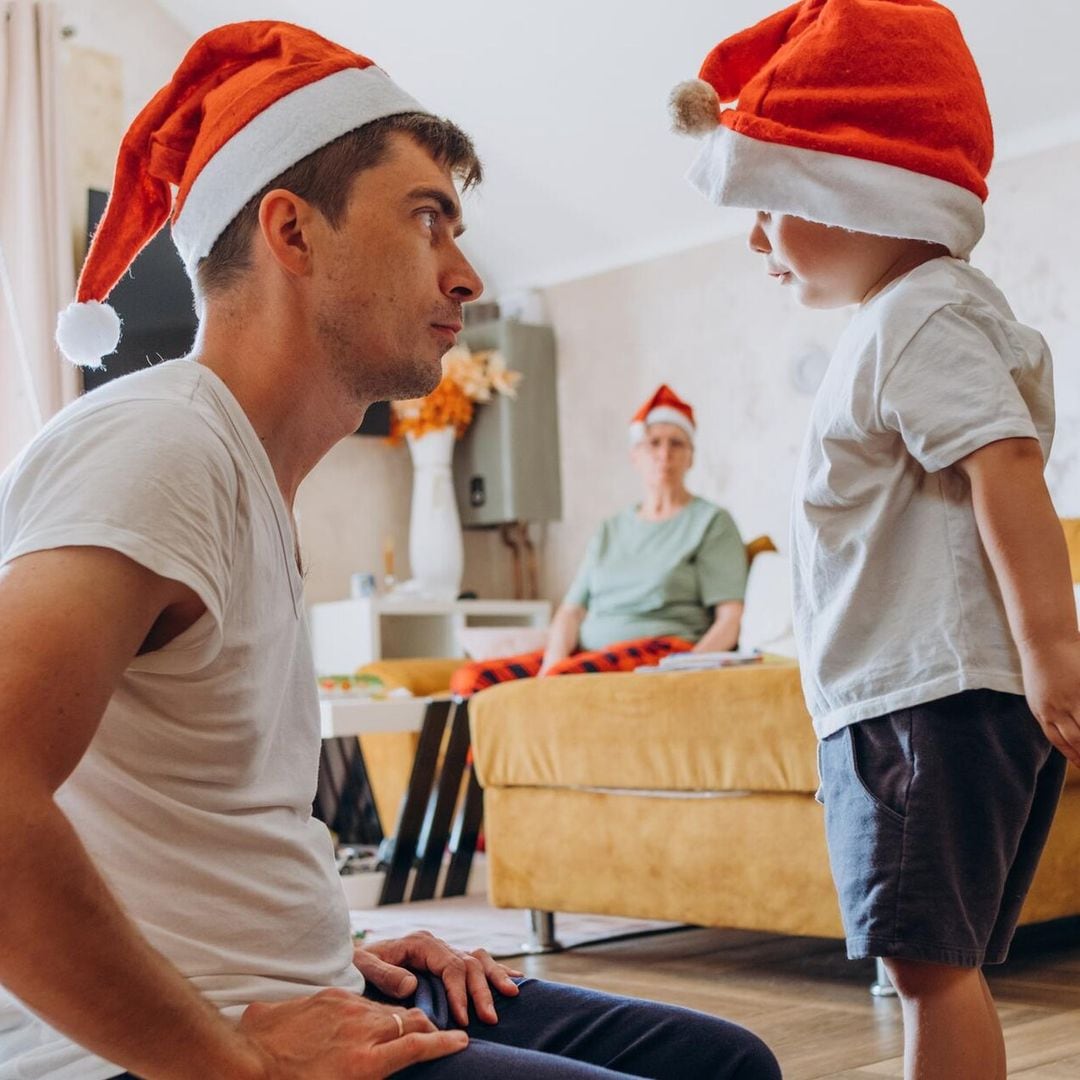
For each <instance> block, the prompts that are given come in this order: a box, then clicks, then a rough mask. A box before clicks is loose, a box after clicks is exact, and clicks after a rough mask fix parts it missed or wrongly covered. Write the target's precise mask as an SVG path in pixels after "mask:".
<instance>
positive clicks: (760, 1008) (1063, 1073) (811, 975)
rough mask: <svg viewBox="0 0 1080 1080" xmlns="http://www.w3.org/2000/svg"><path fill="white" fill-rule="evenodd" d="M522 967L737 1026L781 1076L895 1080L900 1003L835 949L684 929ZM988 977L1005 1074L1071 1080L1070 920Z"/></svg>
mask: <svg viewBox="0 0 1080 1080" xmlns="http://www.w3.org/2000/svg"><path fill="white" fill-rule="evenodd" d="M515 962H516V961H515ZM522 964H523V966H524V969H525V970H526V971H527V972H528V973H529V974H530V975H535V976H537V977H540V978H547V979H556V980H561V981H563V982H570V983H575V984H578V985H581V986H591V987H595V988H596V989H599V990H608V991H610V992H612V993H618V994H632V995H636V996H640V997H647V998H652V999H654V1000H658V1001H668V1002H672V1003H674V1004H678V1005H686V1006H689V1007H690V1008H695V1009H701V1010H703V1011H704V1012H708V1013H713V1014H714V1015H717V1016H726V1017H728V1018H729V1019H732V1020H736V1021H738V1022H739V1023H742V1024H745V1025H746V1026H747V1027H749V1028H751V1029H752V1030H754V1031H756V1032H757V1033H758V1034H759V1035H760V1036H761V1037H762V1038H763V1039H764V1040H765V1041H766V1042H767V1043H768V1044H769V1045H770V1046H771V1047H772V1049H773V1051H774V1053H775V1054H776V1056H777V1057H778V1058H779V1060H780V1064H781V1066H782V1067H783V1070H784V1077H785V1080H816V1078H818V1077H833V1078H836V1080H881V1078H882V1077H902V1076H903V1068H902V1062H901V1053H902V1035H901V1024H900V1006H899V1004H898V1003H897V1001H896V999H895V998H874V997H871V995H870V993H869V991H868V987H869V985H870V983H871V981H872V979H873V963H872V962H870V961H865V962H851V961H849V960H847V959H846V958H845V956H844V953H843V947H842V945H841V944H840V943H839V942H835V941H826V940H823V939H820V938H792V937H779V936H775V935H768V934H752V933H745V932H741V931H729V930H704V929H690V930H679V931H674V932H669V933H664V934H657V935H653V936H648V937H641V938H635V939H629V940H623V941H616V942H610V943H606V944H599V945H591V946H587V947H581V948H578V949H574V950H571V951H568V952H564V953H557V954H552V955H549V956H539V957H527V958H524V959H523V961H522ZM519 966H522V965H519ZM987 978H988V980H989V982H990V985H991V989H992V990H993V993H994V998H995V1000H996V1001H997V1004H998V1010H999V1012H1000V1014H1001V1018H1002V1026H1003V1027H1004V1029H1005V1040H1006V1045H1007V1049H1008V1055H1009V1076H1010V1077H1014V1076H1015V1077H1018V1078H1022V1080H1080V919H1071V920H1065V921H1062V922H1060V923H1055V924H1049V925H1047V926H1045V927H1038V928H1030V929H1024V930H1021V931H1020V933H1019V935H1018V937H1017V941H1016V943H1015V944H1014V946H1013V951H1012V956H1011V957H1010V959H1009V962H1008V963H1007V964H1004V965H1002V966H1001V967H997V968H988V969H987Z"/></svg>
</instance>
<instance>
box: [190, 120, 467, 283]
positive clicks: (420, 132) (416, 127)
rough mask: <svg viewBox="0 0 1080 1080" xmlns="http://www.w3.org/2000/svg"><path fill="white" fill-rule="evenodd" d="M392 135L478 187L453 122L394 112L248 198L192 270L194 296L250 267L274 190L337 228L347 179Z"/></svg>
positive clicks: (376, 158) (378, 156)
mask: <svg viewBox="0 0 1080 1080" xmlns="http://www.w3.org/2000/svg"><path fill="white" fill-rule="evenodd" d="M393 132H401V133H403V134H405V135H408V136H409V137H410V138H412V139H414V140H415V141H416V142H418V143H419V144H420V145H421V146H422V147H423V148H424V149H425V150H427V151H428V153H430V154H431V156H432V158H434V159H435V161H437V162H438V163H439V164H440V165H444V166H446V167H447V168H449V169H450V171H451V172H452V173H453V174H454V175H455V177H456V178H457V179H458V181H459V183H460V184H461V186H462V188H464V189H466V190H467V189H469V188H471V187H473V186H474V185H475V184H478V183H480V180H481V178H482V167H481V165H480V159H479V158H478V157H477V155H476V150H475V148H474V147H473V144H472V140H471V139H470V138H469V136H468V135H466V134H465V132H463V131H462V130H461V128H459V127H458V126H457V125H456V124H452V123H451V122H450V121H449V120H443V119H441V118H440V117H438V116H431V115H429V114H427V113H399V114H397V115H396V116H386V117H383V119H381V120H373V121H372V122H371V123H370V124H364V126H363V127H358V128H355V129H354V130H353V131H349V132H346V134H344V135H342V136H340V137H339V138H337V139H335V140H334V141H333V142H330V143H327V144H326V146H323V147H320V148H319V149H318V150H316V151H315V152H314V153H312V154H308V156H307V157H306V158H302V159H301V160H300V161H298V162H297V163H296V164H295V165H290V166H289V168H287V169H286V170H285V171H284V172H283V173H281V175H280V176H276V177H275V178H274V179H273V180H271V181H270V183H269V184H267V185H266V186H265V187H264V188H263V189H262V190H261V191H260V192H259V193H258V194H257V195H255V196H253V197H252V198H251V199H250V200H249V201H248V203H247V205H246V206H245V207H244V209H243V210H241V211H240V213H239V214H237V215H236V217H234V218H233V219H232V221H231V222H229V224H228V226H227V227H226V229H225V231H224V232H223V233H222V234H221V235H220V236H219V237H218V238H217V240H215V241H214V246H213V247H212V248H211V249H210V254H209V255H207V256H206V257H205V258H204V259H201V260H200V261H199V265H198V267H197V268H196V271H195V285H196V290H197V292H198V293H199V294H200V295H202V296H214V295H215V294H220V293H222V292H224V291H225V290H226V289H228V288H229V287H230V286H232V285H233V284H235V283H236V281H237V280H238V279H239V278H240V277H241V276H242V275H243V274H244V272H245V271H246V270H248V269H249V268H250V266H251V237H252V234H253V232H254V231H255V228H256V226H257V225H258V221H259V204H260V203H261V202H262V200H263V196H265V195H266V193H267V192H269V191H273V190H274V189H275V188H284V189H285V190H286V191H291V192H292V193H293V194H294V195H299V196H300V198H302V199H304V200H305V201H306V202H308V203H310V204H311V205H312V206H314V207H315V208H316V209H317V210H318V211H319V212H320V213H321V214H322V215H323V216H324V217H325V218H326V220H327V221H329V222H330V225H331V226H332V227H334V228H337V227H338V226H339V225H340V224H341V222H342V219H343V218H344V216H345V207H346V205H347V204H348V201H349V193H350V191H351V190H352V185H353V181H354V180H355V179H356V177H357V175H359V174H360V173H361V172H363V171H364V170H365V169H370V168H373V167H374V166H376V165H378V164H379V163H380V162H381V161H382V160H383V159H384V158H385V156H386V147H387V141H388V139H389V136H390V135H391V133H393Z"/></svg>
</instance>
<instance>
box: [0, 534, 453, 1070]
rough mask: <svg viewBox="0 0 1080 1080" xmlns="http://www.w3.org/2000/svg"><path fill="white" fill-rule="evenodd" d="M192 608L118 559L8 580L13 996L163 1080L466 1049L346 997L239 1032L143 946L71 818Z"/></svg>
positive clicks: (279, 1011) (335, 1066)
mask: <svg viewBox="0 0 1080 1080" xmlns="http://www.w3.org/2000/svg"><path fill="white" fill-rule="evenodd" d="M193 606H194V607H195V613H197V610H198V607H199V606H200V605H199V604H198V598H197V597H196V596H195V594H194V593H193V592H192V591H191V590H190V589H188V588H187V587H186V586H184V585H181V584H179V583H177V582H175V581H170V580H167V579H165V578H162V577H159V576H158V575H156V574H154V573H152V572H151V571H149V570H147V569H145V568H144V567H142V566H139V565H138V564H137V563H135V562H133V561H131V560H129V559H128V558H126V557H125V556H123V555H121V554H119V553H118V552H115V551H110V550H107V549H104V548H93V547H71V548H60V549H56V550H49V551H40V552H35V553H33V554H29V555H24V556H22V557H21V558H18V559H15V560H14V561H13V562H11V563H9V564H8V565H7V566H5V567H3V568H0V746H2V747H3V752H2V753H0V875H2V877H3V881H4V887H3V903H2V904H0V983H3V985H4V986H5V987H7V988H8V989H9V990H11V991H12V992H13V993H14V994H15V995H16V996H17V997H18V998H20V999H21V1000H22V1001H23V1002H24V1003H25V1004H27V1005H28V1006H30V1007H31V1008H32V1009H33V1010H34V1011H35V1012H36V1013H37V1014H38V1015H40V1016H41V1017H43V1018H44V1019H45V1020H46V1021H47V1022H48V1023H50V1024H51V1025H52V1026H53V1027H55V1028H57V1029H59V1030H60V1031H62V1032H64V1033H65V1034H66V1035H68V1036H69V1037H70V1038H72V1039H73V1040H74V1041H76V1042H77V1043H79V1044H81V1045H82V1046H85V1047H87V1048H88V1049H90V1050H92V1051H93V1052H95V1053H97V1054H99V1055H101V1056H102V1057H104V1058H106V1059H108V1060H110V1061H112V1062H115V1063H117V1064H119V1065H121V1066H123V1067H124V1068H126V1069H130V1070H131V1071H133V1072H135V1073H137V1074H138V1075H140V1076H145V1077H149V1078H153V1080H159V1078H172V1077H178V1078H180V1077H183V1078H187V1077H194V1078H198V1080H201V1078H203V1077H207V1076H227V1077H230V1078H233V1077H235V1078H237V1080H242V1078H245V1077H248V1076H252V1077H263V1076H267V1077H269V1076H274V1077H278V1076H280V1077H293V1076H307V1075H315V1074H317V1075H319V1076H326V1077H338V1076H341V1077H346V1076H355V1075H364V1076H385V1075H387V1074H389V1073H390V1072H392V1071H394V1069H399V1068H403V1067H404V1066H405V1065H409V1064H412V1063H413V1062H414V1061H419V1060H425V1059H426V1058H428V1057H436V1056H441V1055H442V1054H445V1053H449V1052H451V1051H453V1050H457V1049H460V1048H461V1045H462V1044H463V1043H462V1041H461V1040H457V1041H455V1040H449V1039H445V1038H444V1033H438V1034H428V1033H427V1032H430V1030H431V1026H430V1025H429V1024H428V1023H426V1022H425V1021H423V1020H422V1018H414V1017H412V1016H410V1017H408V1022H407V1025H406V1027H407V1032H408V1034H406V1037H405V1038H403V1039H398V1038H397V1035H398V1030H397V1028H396V1023H395V1022H394V1021H393V1018H392V1017H388V1016H383V1015H379V1014H378V1013H379V1011H380V1010H385V1009H386V1007H385V1006H381V1005H376V1004H375V1003H373V1002H367V1001H366V1000H365V999H363V998H360V997H359V996H358V995H356V994H346V993H344V992H343V991H328V992H326V993H324V994H321V995H315V996H314V997H311V998H307V999H304V1000H302V1001H297V1002H290V1003H286V1004H282V1005H274V1006H260V1007H259V1008H258V1009H254V1010H252V1009H249V1010H248V1012H247V1013H246V1014H245V1016H244V1019H243V1021H242V1022H241V1025H240V1029H239V1030H237V1029H236V1028H234V1027H232V1026H231V1025H230V1024H228V1023H227V1022H226V1021H225V1020H223V1019H222V1018H221V1016H220V1015H219V1014H218V1012H217V1011H216V1010H215V1009H214V1008H212V1007H211V1006H210V1005H209V1004H208V1003H206V1002H205V1001H204V1000H203V998H202V997H201V996H200V995H199V994H198V993H197V992H196V990H195V989H194V988H193V987H192V986H191V984H190V983H189V982H188V981H187V980H186V979H185V978H183V976H182V975H181V974H180V973H179V972H178V971H177V970H176V968H175V967H173V966H172V965H171V964H170V963H169V962H168V961H167V960H166V959H165V958H164V957H163V956H162V955H161V954H160V953H158V952H157V951H156V950H154V949H153V948H152V947H151V946H150V944H149V943H148V942H147V941H146V939H145V938H144V937H143V936H142V935H141V934H140V933H139V931H138V929H137V927H136V926H135V924H134V923H133V922H132V921H131V919H130V918H128V916H127V914H126V913H125V912H124V911H123V909H122V908H121V907H120V905H119V904H118V903H117V901H116V899H115V898H114V897H113V895H112V893H111V892H110V891H109V888H108V886H107V885H106V883H105V881H104V879H103V878H102V877H101V875H100V874H99V873H98V871H97V869H96V867H95V866H94V864H93V862H92V861H91V859H90V857H89V855H88V854H87V851H86V849H85V848H84V847H83V845H82V843H81V842H80V840H79V837H78V835H77V833H76V832H75V830H74V829H73V827H72V825H71V823H70V821H69V820H68V819H67V817H66V816H65V815H64V814H63V813H62V812H61V810H60V808H59V807H58V806H57V804H56V802H55V799H54V794H55V792H56V790H57V788H58V787H60V785H61V784H62V783H63V782H64V781H65V780H66V779H67V777H68V776H69V775H70V774H71V772H72V771H73V770H74V769H75V767H76V765H77V764H78V763H79V761H80V759H81V758H82V756H83V755H84V753H85V752H86V750H87V748H88V747H89V745H90V742H91V740H92V739H93V737H94V733H95V732H96V731H97V728H98V725H99V723H100V721H101V717H102V715H103V713H104V711H105V707H106V705H107V704H108V701H109V698H110V697H111V695H112V693H113V690H114V688H115V686H116V683H117V681H118V680H119V678H120V676H121V675H122V673H123V671H124V670H125V668H126V667H127V665H128V664H129V663H130V661H131V659H132V657H134V656H135V655H136V654H137V653H138V652H139V650H140V648H141V647H142V646H143V644H144V643H145V642H147V641H148V640H150V641H153V640H155V639H156V638H157V637H158V634H157V632H156V631H158V630H160V629H161V628H162V627H163V626H164V625H166V624H168V623H169V622H172V621H173V620H172V616H173V615H174V614H179V613H181V612H183V619H182V621H190V619H191V617H192V608H193ZM163 614H164V615H165V619H162V618H161V616H162V615H163ZM177 629H178V628H177V627H176V624H175V622H173V630H174V632H175V631H176V630H177ZM445 1034H449V1033H445ZM440 1040H442V1041H440ZM305 1070H306V1071H305ZM365 1070H366V1071H365Z"/></svg>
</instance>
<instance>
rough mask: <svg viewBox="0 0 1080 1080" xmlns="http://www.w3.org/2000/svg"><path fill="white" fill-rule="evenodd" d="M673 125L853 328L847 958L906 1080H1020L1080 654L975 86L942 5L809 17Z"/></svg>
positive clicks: (819, 647) (821, 562) (802, 588)
mask: <svg viewBox="0 0 1080 1080" xmlns="http://www.w3.org/2000/svg"><path fill="white" fill-rule="evenodd" d="M728 101H737V104H736V105H735V106H734V107H733V108H727V109H721V107H720V103H721V102H728ZM672 104H673V108H674V112H675V116H676V124H677V126H678V127H679V128H681V129H682V130H684V131H690V132H694V133H701V134H707V141H706V144H705V146H704V148H703V150H702V152H701V155H700V157H699V158H698V160H697V162H696V163H695V165H694V166H693V168H692V170H691V174H690V179H691V182H692V183H693V184H694V185H695V186H696V187H698V188H699V189H700V190H701V191H702V192H703V193H704V194H705V195H706V196H707V197H708V198H709V199H711V200H712V201H713V202H715V203H717V204H718V205H721V206H741V207H747V208H750V209H754V210H756V211H758V214H757V220H756V222H755V224H754V227H753V230H752V232H751V234H750V246H751V248H752V249H753V250H754V251H756V252H758V253H759V254H761V255H762V256H764V258H765V264H766V269H767V272H768V273H769V274H770V276H772V277H774V278H776V279H777V281H778V282H780V283H781V284H782V285H785V286H787V287H789V288H791V289H793V290H794V292H795V294H796V296H797V298H798V299H799V300H800V302H802V303H803V304H805V305H807V306H810V307H835V306H840V305H848V304H854V305H858V307H857V309H856V312H855V315H854V317H853V319H852V321H851V323H850V325H849V326H848V328H847V330H846V331H845V333H844V335H843V336H842V338H841V340H840V342H839V344H838V345H837V349H836V353H835V355H834V356H833V358H832V361H831V363H830V365H829V369H828V372H827V374H826V376H825V379H824V382H823V384H822V386H821V388H820V390H819V391H818V395H817V399H816V401H815V403H814V408H813V413H812V417H811V423H810V431H809V433H808V437H807V439H806V443H805V446H804V449H803V453H802V458H801V461H800V464H799V467H798V472H797V476H796V485H795V494H794V505H793V526H792V552H793V558H792V563H793V573H794V595H795V607H796V630H797V634H798V637H799V651H800V660H801V664H802V671H803V682H804V687H805V692H806V698H807V703H808V706H809V709H810V712H811V714H812V716H813V718H814V725H815V728H816V731H817V734H818V736H819V738H820V740H821V743H820V769H821V776H822V791H821V796H820V797H821V798H822V800H823V802H824V804H825V821H826V832H827V837H828V843H829V855H830V861H831V864H832V870H833V876H834V878H835V881H836V886H837V892H838V894H839V898H840V904H841V909H842V914H843V919H844V926H845V932H846V935H847V946H848V955H849V956H850V957H851V958H852V959H855V958H861V957H870V956H880V957H883V958H884V959H885V962H886V965H887V967H888V969H889V972H890V975H891V976H892V979H893V982H894V983H895V985H896V988H897V990H898V992H899V994H900V997H901V1001H902V1005H903V1014H904V1029H905V1076H907V1077H908V1078H909V1080H914V1078H918V1080H929V1078H942V1080H944V1078H948V1080H963V1078H971V1080H976V1078H977V1080H1005V1075H1006V1072H1005V1050H1004V1043H1003V1039H1002V1033H1001V1025H1000V1022H999V1020H998V1018H997V1013H996V1011H995V1009H994V1005H993V1002H992V1000H991V997H990V993H989V989H988V987H987V984H986V980H985V979H984V977H983V975H982V970H981V969H982V966H983V965H984V964H995V963H1001V962H1002V961H1003V960H1004V959H1005V956H1006V954H1007V952H1008V947H1009V943H1010V940H1011V938H1012V935H1013V931H1014V929H1015V926H1016V922H1017V918H1018V916H1019V913H1020V908H1021V906H1022V903H1023V900H1024V897H1025V895H1026V893H1027V890H1028V888H1029V886H1030V883H1031V879H1032V876H1033V874H1034V872H1035V868H1036V866H1037V863H1038V860H1039V856H1040V854H1041V851H1042V848H1043V844H1044V842H1045V839H1046V835H1047V832H1048V830H1049V827H1050V823H1051V820H1052V818H1053V814H1054V810H1055V808H1056V805H1057V801H1058V797H1059V795H1060V792H1061V787H1062V783H1063V778H1064V771H1065V768H1066V760H1065V759H1066V758H1069V759H1070V760H1072V761H1073V762H1075V763H1080V632H1078V629H1077V620H1076V610H1075V607H1074V605H1073V598H1072V591H1071V589H1070V575H1069V571H1068V557H1067V553H1066V548H1065V542H1064V537H1063V535H1062V531H1061V528H1060V525H1059V523H1058V520H1057V517H1056V514H1055V512H1054V508H1053V506H1052V504H1051V501H1050V497H1049V494H1048V492H1047V489H1046V485H1045V483H1044V480H1043V468H1044V464H1045V458H1046V455H1047V454H1048V453H1049V450H1050V443H1051V439H1052V436H1053V426H1054V405H1053V387H1052V378H1051V362H1050V354H1049V351H1048V350H1047V347H1046V343H1045V342H1044V341H1043V339H1042V338H1041V337H1040V335H1039V334H1037V333H1036V332H1035V331H1033V330H1031V329H1029V328H1028V327H1026V326H1023V325H1022V324H1020V323H1019V322H1017V321H1016V319H1015V317H1014V316H1013V313H1012V311H1011V310H1010V309H1009V306H1008V303H1007V302H1006V300H1005V298H1004V297H1003V296H1002V294H1001V293H1000V292H999V291H998V289H997V288H996V287H995V286H994V284H993V283H992V282H991V281H990V280H989V279H987V278H986V277H985V276H984V275H983V274H981V273H979V271H977V270H975V269H974V268H972V266H971V265H970V264H969V263H968V261H967V259H968V257H969V255H970V253H971V250H972V248H973V247H974V246H975V243H976V242H977V241H978V239H979V237H980V236H981V235H982V230H983V211H982V203H983V201H984V200H985V198H986V194H987V188H986V180H985V178H986V174H987V172H988V171H989V168H990V162H991V159H992V156H993V134H992V129H991V124H990V116H989V111H988V109H987V105H986V98H985V94H984V92H983V88H982V83H981V81H980V79H979V74H978V71H977V70H976V67H975V64H974V61H973V60H972V58H971V55H970V53H969V52H968V49H967V46H966V45H965V43H964V40H963V37H962V36H961V33H960V29H959V27H958V26H957V24H956V21H955V19H954V18H953V16H952V14H951V13H950V12H949V11H948V10H947V9H945V8H944V7H942V6H941V5H939V4H936V3H933V2H931V0H805V2H804V3H799V4H795V5H794V6H792V7H789V8H787V9H785V10H784V11H781V12H778V13H777V14H775V15H773V16H771V17H770V18H768V19H766V20H764V21H763V22H761V23H759V24H758V25H757V26H754V27H752V28H750V29H749V30H746V31H744V32H742V33H740V34H737V35H735V36H734V37H732V38H729V39H728V40H726V41H724V42H722V43H721V44H719V45H718V46H716V48H715V49H713V50H712V52H711V53H710V54H709V55H708V57H707V58H706V60H705V63H704V65H703V67H702V69H701V75H700V79H699V80H698V81H695V82H692V83H687V84H684V85H683V86H681V87H679V88H678V89H677V90H676V91H675V94H674V95H673V98H672Z"/></svg>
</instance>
